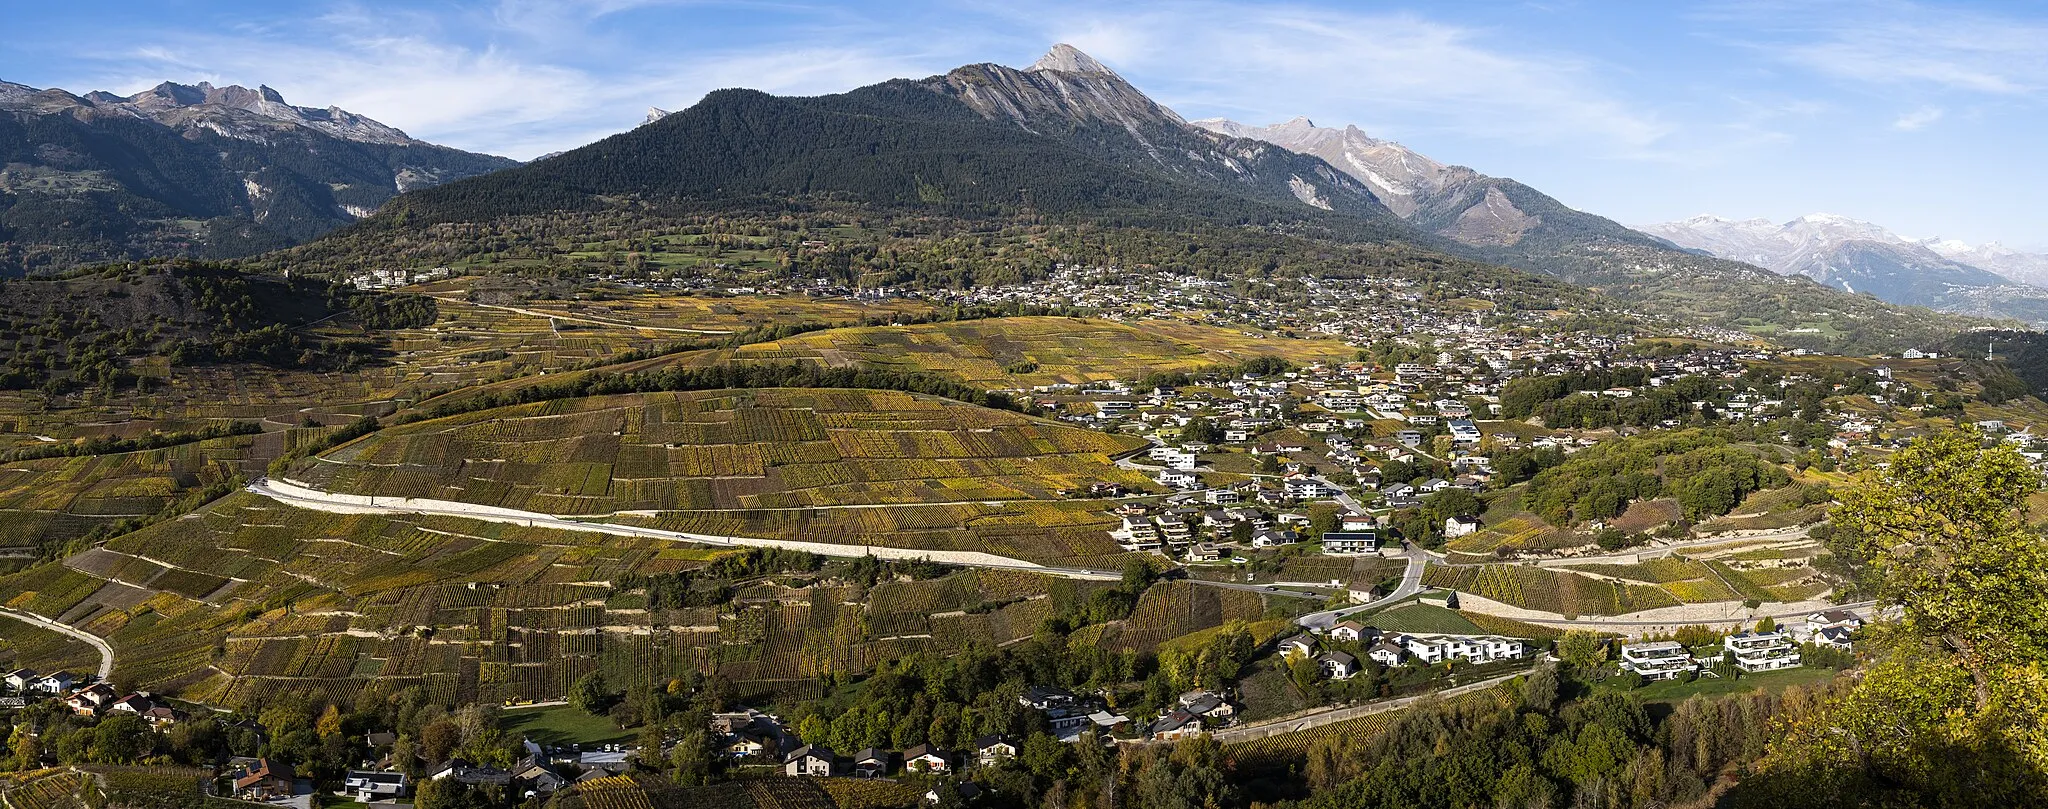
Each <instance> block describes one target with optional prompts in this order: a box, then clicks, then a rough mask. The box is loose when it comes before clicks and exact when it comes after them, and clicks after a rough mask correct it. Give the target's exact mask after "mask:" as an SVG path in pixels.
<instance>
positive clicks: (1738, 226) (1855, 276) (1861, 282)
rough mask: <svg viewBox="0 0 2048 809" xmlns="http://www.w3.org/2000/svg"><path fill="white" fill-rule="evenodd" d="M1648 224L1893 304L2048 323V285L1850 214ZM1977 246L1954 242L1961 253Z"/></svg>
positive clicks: (1701, 246) (1669, 235) (1726, 254)
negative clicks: (2032, 283)
mask: <svg viewBox="0 0 2048 809" xmlns="http://www.w3.org/2000/svg"><path fill="white" fill-rule="evenodd" d="M1641 230H1642V231H1643V232H1645V233H1649V234H1652V235H1655V236H1658V237H1660V238H1663V239H1667V240H1669V241H1670V242H1671V243H1673V244H1676V245H1679V246H1681V247H1685V248H1689V249H1694V250H1702V251H1705V252H1708V253H1712V254H1713V255H1716V256H1720V257H1722V258H1726V259H1732V260H1736V261H1745V262H1748V263H1751V264H1755V265H1757V266H1759V267H1766V268H1769V269H1771V270H1773V271H1776V272H1780V273H1784V274H1786V275H1803V276H1806V277H1808V278H1812V279H1813V280H1815V281H1819V282H1821V283H1823V284H1827V285H1829V286H1832V287H1836V288H1838V289H1845V290H1850V291H1855V292H1867V293H1870V294H1872V295H1876V296H1877V297H1879V298H1882V299H1884V300H1887V301H1890V302H1892V303H1903V304H1912V305H1917V306H1929V307H1933V308H1937V309H1944V310H1947V311H1952V312H1962V313H1966V314H1978V315H1992V316H2003V317H2016V318H2020V319H2022V320H2027V321H2031V322H2036V323H2040V322H2048V290H2043V289H2041V288H2038V287H2034V286H2030V285H2027V284H2024V283H2020V282H2017V281H2015V280H2013V279H2011V278H2008V277H2006V276H2003V275H2000V274H1998V273H1996V272H1993V271H1991V270H1989V269H1986V268H1984V267H1981V266H1978V265H1974V264H1969V263H1965V262H1963V261H1959V260H1957V259H1955V258H1951V257H1949V256H1945V255H1943V254H1942V252H1941V251H1937V250H1935V249H1933V248H1932V247H1931V246H1930V245H1929V244H1928V243H1926V242H1922V241H1915V240H1912V239H1907V238H1905V237H1903V236H1900V235H1898V234H1896V233H1893V232H1891V231H1889V230H1886V229H1885V228H1883V227H1881V226H1879V225H1875V224H1872V223H1869V222H1863V221H1859V220H1855V219H1850V218H1848V217H1843V216H1835V215H1833V214H1810V215H1807V216H1802V217H1799V218H1798V219H1794V220H1792V221H1790V222H1786V223H1784V224H1777V223H1774V222H1771V221H1769V220H1766V219H1746V220H1734V219H1726V218H1723V217H1719V216H1696V217H1693V218H1691V219H1686V220H1683V221H1679V222H1666V223H1663V224H1657V225H1646V226H1644V227H1643V228H1641ZM1973 250H1974V249H1971V248H1966V247H1965V248H1951V252H1956V253H1969V252H1972V251H1973ZM2016 255H2017V254H2016ZM2015 263H2018V261H2016V262H2015Z"/></svg>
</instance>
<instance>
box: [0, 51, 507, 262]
mask: <svg viewBox="0 0 2048 809" xmlns="http://www.w3.org/2000/svg"><path fill="white" fill-rule="evenodd" d="M512 165H516V163H515V161H511V160H507V159H505V158H501V157H492V156H489V155H478V154H471V153H468V152H463V151H458V150H455V149H449V148H446V147H442V146H435V145H433V144H430V143H426V142H424V141H420V140H416V139H414V138H411V137H409V136H407V135H406V134H405V133H404V132H401V131H399V130H398V129H396V128H393V127H390V126H386V125H385V124H382V123H379V122H377V121H374V120H371V119H370V118H367V117H364V116H361V115H357V114H355V113H351V112H349V111H347V110H343V109H339V108H335V107H329V108H326V109H318V108H312V107H298V106H293V105H292V104H289V103H287V102H286V101H285V100H284V97H283V96H281V95H279V94H278V92H277V91H276V90H272V89H270V88H269V87H257V88H256V89H253V90H252V89H249V88H246V87H240V86H227V87H215V86H213V85H211V84H206V83H201V84H198V85H184V84H175V83H170V82H166V83H163V84H159V85H157V86H156V87H153V88H151V89H149V90H145V91H143V92H140V93H136V94H134V95H130V96H117V95H114V94H112V93H107V92H92V93H88V94H86V95H83V96H80V95H75V94H72V93H70V92H66V91H64V90H58V89H48V90H39V89H36V88H33V87H28V86H25V85H20V84H12V83H7V82H0V274H22V273H30V272H45V271H51V270H60V269H63V268H65V267H69V266H74V265H78V264H89V263H95V262H102V261H111V260H119V259H130V258H143V257H151V256H195V257H227V256H234V255H242V254H246V253H250V252H254V251H259V250H264V249H270V248H274V247H279V246H283V245H287V244H291V243H293V242H295V241H300V240H304V239H309V238H312V237H314V236H318V235H320V234H322V233H325V232H327V231H329V230H332V229H334V228H337V227H340V226H342V225H345V224H348V223H350V222H353V221H355V220H357V219H360V218H362V217H365V216H368V215H369V214H370V213H371V212H373V211H375V210H376V209H377V208H378V206H380V205H382V204H383V203H384V201H385V200H388V199H390V198H391V197H393V196H395V195H397V194H399V193H402V192H405V191H409V190H413V189H417V188H424V187H427V186H431V185H436V184H439V183H443V182H447V181H449V180H454V179H460V178H463V177H469V176H474V175H476V174H481V173H484V172H488V171H493V170H496V169H500V168H505V167H508V166H512Z"/></svg>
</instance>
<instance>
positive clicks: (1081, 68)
mask: <svg viewBox="0 0 2048 809" xmlns="http://www.w3.org/2000/svg"><path fill="white" fill-rule="evenodd" d="M1025 70H1026V71H1030V72H1040V71H1048V70H1050V71H1056V72H1060V73H1100V74H1103V75H1107V76H1115V75H1116V71H1113V70H1110V69H1109V68H1106V67H1103V66H1102V63H1101V62H1097V61H1095V57H1093V56H1089V55H1088V54H1085V53H1082V52H1081V49H1080V48H1076V47H1074V46H1072V45H1068V44H1067V43H1065V42H1062V43H1059V44H1057V45H1054V46H1052V50H1049V51H1046V52H1045V55H1044V56H1041V57H1038V61H1036V62H1033V63H1031V66H1030V67H1028V68H1025Z"/></svg>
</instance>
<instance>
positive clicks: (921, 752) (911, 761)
mask: <svg viewBox="0 0 2048 809" xmlns="http://www.w3.org/2000/svg"><path fill="white" fill-rule="evenodd" d="M903 769H904V770H906V771H908V772H928V773H947V772H952V771H953V754H952V753H948V752H946V751H945V750H944V749H942V748H939V747H936V746H933V745H930V744H920V745H918V746H916V747H912V748H910V749H908V750H905V751H903Z"/></svg>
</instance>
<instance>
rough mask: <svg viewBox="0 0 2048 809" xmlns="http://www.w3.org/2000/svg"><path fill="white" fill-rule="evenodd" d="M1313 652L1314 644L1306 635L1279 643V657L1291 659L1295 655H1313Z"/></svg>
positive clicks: (1314, 649) (1296, 636)
mask: <svg viewBox="0 0 2048 809" xmlns="http://www.w3.org/2000/svg"><path fill="white" fill-rule="evenodd" d="M1315 651H1316V642H1315V641H1314V640H1312V639H1310V638H1309V636H1307V635H1295V636H1294V637H1291V638H1288V639H1286V640H1283V641H1281V642H1280V656H1281V657H1293V656H1295V655H1305V654H1314V653H1315Z"/></svg>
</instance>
